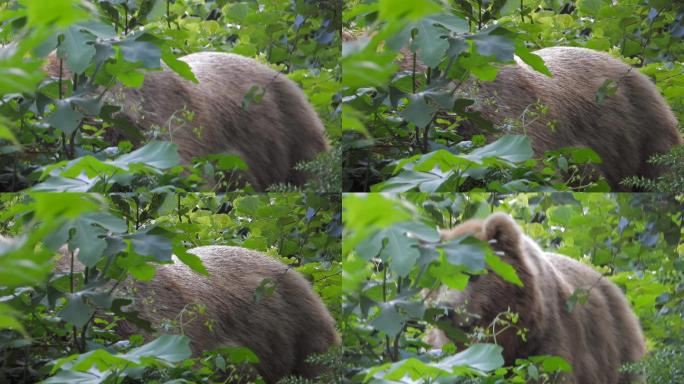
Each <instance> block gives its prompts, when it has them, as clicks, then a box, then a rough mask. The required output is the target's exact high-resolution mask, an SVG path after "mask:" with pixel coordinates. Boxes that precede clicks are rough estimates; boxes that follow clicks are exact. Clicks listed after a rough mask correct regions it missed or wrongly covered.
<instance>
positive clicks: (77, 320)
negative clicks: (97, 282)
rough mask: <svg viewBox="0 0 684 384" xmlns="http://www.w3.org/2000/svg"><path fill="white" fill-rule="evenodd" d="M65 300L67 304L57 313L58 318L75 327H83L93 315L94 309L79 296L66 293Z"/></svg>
mask: <svg viewBox="0 0 684 384" xmlns="http://www.w3.org/2000/svg"><path fill="white" fill-rule="evenodd" d="M66 299H67V304H66V305H65V306H64V308H62V310H61V311H59V313H58V315H59V317H61V318H62V319H63V320H64V321H66V322H68V323H70V324H73V325H75V326H76V327H79V328H80V327H83V326H84V325H85V324H86V323H87V322H88V320H90V316H92V315H93V313H95V308H93V307H92V306H90V305H88V304H86V302H85V301H83V296H82V295H81V294H71V293H67V294H66Z"/></svg>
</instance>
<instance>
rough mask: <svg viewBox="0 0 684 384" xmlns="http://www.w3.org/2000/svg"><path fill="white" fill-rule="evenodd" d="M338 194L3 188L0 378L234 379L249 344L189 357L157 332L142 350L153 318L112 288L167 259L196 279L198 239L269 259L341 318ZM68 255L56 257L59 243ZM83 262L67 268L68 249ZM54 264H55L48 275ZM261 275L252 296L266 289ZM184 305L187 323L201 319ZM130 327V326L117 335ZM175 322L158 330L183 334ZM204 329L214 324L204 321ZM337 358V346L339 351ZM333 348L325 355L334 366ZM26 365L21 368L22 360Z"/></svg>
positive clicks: (248, 356) (248, 357)
mask: <svg viewBox="0 0 684 384" xmlns="http://www.w3.org/2000/svg"><path fill="white" fill-rule="evenodd" d="M341 219H342V218H341V212H340V197H339V196H337V195H321V194H314V193H308V194H307V193H280V194H258V195H251V194H242V193H234V194H230V195H226V196H215V195H210V194H204V195H203V194H190V195H177V194H173V193H139V194H112V195H109V196H107V197H103V196H99V195H93V194H79V193H59V194H54V193H38V192H34V193H31V194H5V195H0V222H1V223H2V225H1V226H0V228H2V232H4V233H6V234H7V235H8V236H10V237H12V238H13V239H14V240H13V241H6V240H2V239H0V277H1V278H2V280H1V281H2V284H1V285H0V309H2V313H1V315H0V354H2V356H3V359H4V363H3V365H2V367H0V379H2V380H5V379H6V380H10V381H12V380H20V381H27V382H33V381H36V380H38V379H45V378H47V377H50V379H49V381H48V382H55V383H56V382H65V381H66V382H70V381H72V380H77V379H84V378H86V377H89V380H91V381H92V382H103V383H104V382H107V383H108V382H119V381H120V380H122V379H123V378H124V377H125V378H127V379H126V380H134V381H136V382H148V381H150V380H160V381H161V380H162V379H163V380H164V381H168V380H173V379H178V380H180V379H185V380H189V381H193V380H197V381H205V382H215V381H219V380H223V379H222V378H225V377H231V376H232V377H241V376H242V375H245V374H247V372H248V371H249V369H247V368H249V367H244V366H243V364H244V363H245V362H252V361H254V356H253V354H252V353H251V351H249V350H245V349H244V348H242V349H225V348H224V349H219V350H215V351H206V352H205V354H204V355H203V356H199V357H195V358H192V359H190V358H189V357H190V352H189V347H188V340H187V338H185V337H180V336H178V337H177V336H169V335H162V336H161V337H159V338H157V339H156V340H154V341H151V342H150V343H147V344H145V345H141V344H142V341H143V338H142V337H141V336H140V334H143V335H149V334H150V333H149V332H148V330H149V326H150V324H149V323H147V322H146V321H145V320H143V319H141V318H140V317H139V313H138V312H137V311H136V309H135V306H133V307H132V308H128V307H126V306H127V305H128V304H130V303H131V300H129V299H128V298H127V297H125V296H121V292H118V290H117V291H115V290H114V287H116V286H118V285H119V284H121V283H122V282H123V281H125V280H126V279H129V278H135V279H139V280H149V279H151V278H152V277H153V276H154V273H155V268H156V266H157V265H158V264H160V263H168V262H171V261H172V258H171V257H172V254H174V255H176V256H177V257H178V259H179V260H180V261H181V262H183V263H185V264H187V265H188V266H189V267H190V268H191V269H193V270H194V271H195V272H197V273H199V274H207V271H206V269H205V268H204V266H203V265H202V263H201V260H200V259H199V258H198V257H197V256H195V255H193V254H190V253H188V252H187V249H189V248H193V247H195V246H200V245H214V244H218V245H234V246H241V247H245V248H249V249H254V250H258V251H261V252H263V253H265V254H268V255H270V256H272V257H274V258H276V259H278V260H280V261H282V262H283V263H285V264H288V265H290V266H292V267H293V268H295V269H296V270H298V271H299V272H300V273H302V274H303V275H304V276H305V277H306V278H307V279H309V280H310V281H311V282H312V285H313V288H314V290H315V291H316V292H317V293H318V294H319V295H320V297H321V298H322V299H323V302H324V303H325V305H326V306H327V307H328V308H329V309H330V312H331V314H333V316H335V317H338V316H339V315H340V306H341V288H340V286H341V262H340V260H339V254H340V241H341V234H342V227H341V226H342V223H341ZM62 244H66V247H68V248H64V249H62V251H61V252H65V253H66V256H63V257H62V259H59V260H57V261H55V260H54V259H55V257H54V256H55V253H56V250H57V249H58V248H59V247H60V246H62ZM76 249H78V255H77V260H78V261H80V262H81V263H82V264H83V265H84V266H85V269H81V268H73V269H72V258H74V257H76V256H75V254H74V250H76ZM53 261H54V262H56V263H57V264H59V265H60V266H61V267H60V268H59V270H60V271H64V270H66V272H55V271H54V270H53ZM272 283H273V282H272V281H264V282H262V284H261V285H262V286H263V289H260V290H258V292H257V293H255V295H257V294H258V295H260V297H255V300H259V299H260V298H261V297H264V296H267V295H269V294H272V291H271V292H270V293H269V287H270V288H271V289H272V288H273V284H272ZM205 311H206V306H204V305H203V303H202V302H201V298H200V302H198V303H197V304H194V305H192V306H188V307H187V308H186V310H185V311H184V313H183V316H184V317H185V319H186V321H187V319H191V318H194V317H196V316H198V315H201V314H203V313H204V312H205ZM124 321H125V322H126V324H128V325H127V327H128V326H131V327H133V328H134V329H136V330H137V332H134V333H133V335H132V336H130V337H127V338H122V336H121V334H120V333H118V332H117V327H118V326H119V325H121V324H122V322H124ZM179 321H180V320H174V321H172V322H170V323H169V324H165V327H166V328H165V329H166V331H171V332H179V331H180V330H181V329H182V328H181V325H182V324H177V322H179ZM205 325H206V326H207V327H212V326H214V325H213V324H211V323H207V324H205ZM338 355H339V353H338ZM335 356H336V355H331V356H329V357H327V358H325V357H321V360H320V361H321V363H323V364H328V363H330V365H331V366H332V365H334V364H333V363H334V362H335V361H338V360H335ZM24 366H26V367H30V369H29V370H24V369H23V368H22V367H24Z"/></svg>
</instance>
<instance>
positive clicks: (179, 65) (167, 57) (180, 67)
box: [161, 47, 199, 84]
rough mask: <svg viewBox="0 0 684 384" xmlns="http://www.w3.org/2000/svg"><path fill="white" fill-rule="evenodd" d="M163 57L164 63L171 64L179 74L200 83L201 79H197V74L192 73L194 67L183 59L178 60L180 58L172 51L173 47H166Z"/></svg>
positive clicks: (170, 66)
mask: <svg viewBox="0 0 684 384" xmlns="http://www.w3.org/2000/svg"><path fill="white" fill-rule="evenodd" d="M161 58H162V60H164V63H166V65H168V66H169V68H171V69H172V70H173V71H174V72H176V73H177V74H179V75H180V76H181V77H182V78H184V79H187V80H190V81H192V82H193V83H195V84H199V80H197V77H195V74H194V73H192V68H190V65H189V64H188V63H186V62H185V61H183V60H178V58H176V56H175V55H174V54H173V52H172V51H171V48H167V47H165V48H164V49H163V50H162V56H161Z"/></svg>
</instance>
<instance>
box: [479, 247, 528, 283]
mask: <svg viewBox="0 0 684 384" xmlns="http://www.w3.org/2000/svg"><path fill="white" fill-rule="evenodd" d="M485 261H486V262H487V265H489V268H491V269H492V271H494V273H496V274H497V275H499V276H501V277H502V278H503V279H504V280H506V281H508V282H510V283H513V284H515V285H517V286H519V287H522V286H524V284H523V282H522V280H520V277H518V274H517V273H516V272H515V268H513V266H512V265H510V264H508V263H506V262H505V261H503V260H501V259H500V258H499V257H497V256H496V255H494V254H493V253H491V252H489V253H487V256H485Z"/></svg>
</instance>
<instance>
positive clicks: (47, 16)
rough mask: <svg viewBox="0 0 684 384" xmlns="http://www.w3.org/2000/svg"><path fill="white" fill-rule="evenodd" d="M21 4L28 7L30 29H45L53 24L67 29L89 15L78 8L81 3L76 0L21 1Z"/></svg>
mask: <svg viewBox="0 0 684 384" xmlns="http://www.w3.org/2000/svg"><path fill="white" fill-rule="evenodd" d="M20 3H21V4H23V5H25V6H26V10H27V12H26V13H27V16H28V18H27V19H28V20H27V25H28V26H29V27H39V28H43V27H44V26H47V25H51V24H55V25H56V26H57V27H66V26H68V25H69V24H71V23H73V22H75V21H77V20H80V19H85V18H87V17H88V14H87V13H86V12H84V11H83V9H82V8H81V7H79V6H78V5H79V4H80V2H79V1H76V0H60V1H44V0H21V1H20Z"/></svg>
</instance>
